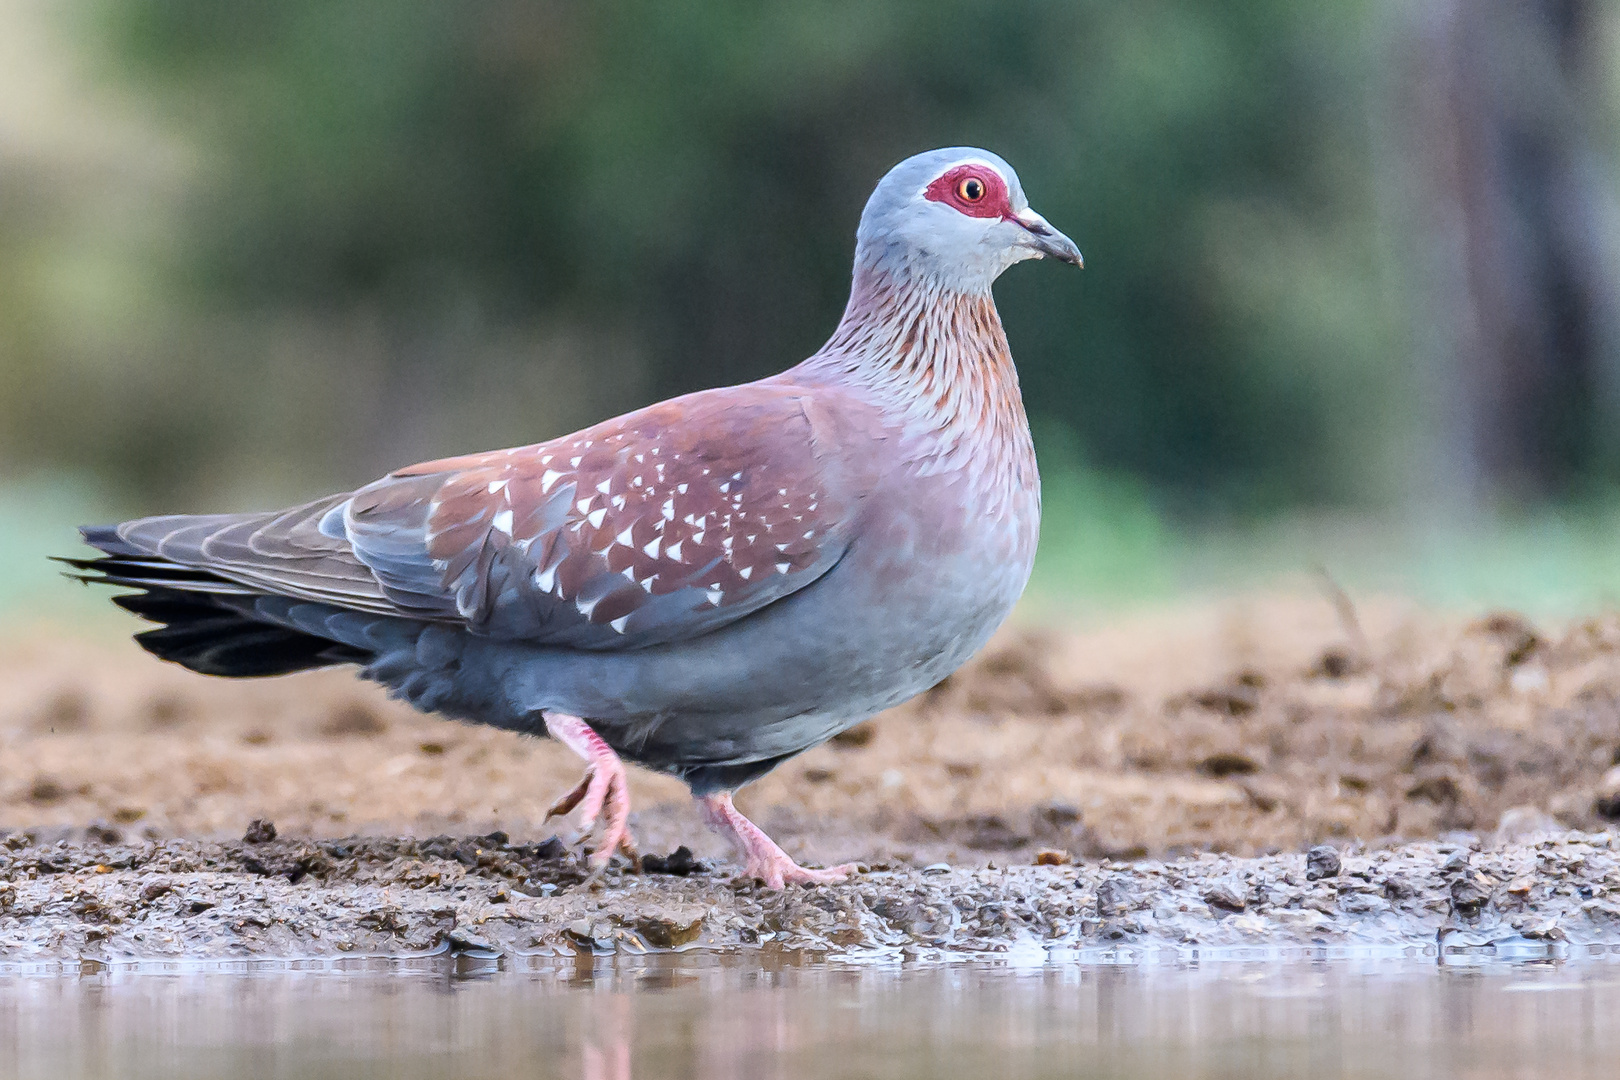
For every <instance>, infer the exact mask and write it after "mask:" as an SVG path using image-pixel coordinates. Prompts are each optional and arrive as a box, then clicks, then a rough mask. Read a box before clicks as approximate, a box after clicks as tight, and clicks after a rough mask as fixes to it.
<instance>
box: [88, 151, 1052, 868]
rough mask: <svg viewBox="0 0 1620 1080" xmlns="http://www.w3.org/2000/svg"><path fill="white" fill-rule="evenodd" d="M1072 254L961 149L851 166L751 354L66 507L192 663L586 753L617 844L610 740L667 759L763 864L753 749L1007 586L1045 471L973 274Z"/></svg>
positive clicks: (93, 573)
mask: <svg viewBox="0 0 1620 1080" xmlns="http://www.w3.org/2000/svg"><path fill="white" fill-rule="evenodd" d="M1043 256H1050V257H1052V258H1055V259H1059V260H1062V261H1063V262H1068V263H1073V264H1074V265H1076V266H1079V265H1081V260H1080V252H1079V250H1078V249H1077V248H1076V247H1075V245H1074V243H1073V241H1071V240H1069V239H1068V237H1066V236H1064V235H1062V234H1061V233H1059V232H1057V231H1056V230H1054V229H1053V228H1052V227H1051V226H1050V225H1048V224H1047V222H1046V220H1045V219H1044V218H1042V217H1041V216H1040V215H1039V214H1037V213H1036V212H1035V211H1034V210H1032V209H1030V207H1029V204H1028V201H1027V200H1026V199H1025V198H1024V192H1023V190H1022V188H1021V187H1020V186H1019V183H1018V177H1017V176H1016V175H1015V174H1014V173H1013V170H1012V169H1011V168H1010V167H1009V166H1008V165H1007V163H1006V162H1005V161H1003V160H1002V159H1001V158H999V157H997V156H996V155H994V154H991V153H988V152H986V151H984V150H976V149H971V148H962V147H957V148H952V149H945V150H935V151H932V152H930V153H925V154H918V155H917V156H915V157H912V158H908V159H907V160H905V161H903V162H901V163H900V164H899V165H897V166H895V167H894V169H893V170H891V171H890V172H889V174H888V175H887V176H885V177H884V178H883V180H882V182H881V183H879V184H878V186H877V190H876V191H875V192H873V194H872V197H871V199H870V200H869V201H868V202H867V204H866V210H865V212H864V213H863V214H862V215H861V222H860V228H859V230H858V231H857V233H856V251H855V271H854V285H853V288H852V289H851V292H850V299H849V304H848V306H847V307H846V308H845V311H844V316H843V319H842V320H841V321H840V322H839V324H838V328H837V329H836V330H835V331H834V332H833V335H832V338H831V339H830V340H829V341H828V342H827V344H826V345H824V346H822V348H821V349H820V350H819V351H818V352H816V354H815V355H814V356H811V357H810V358H809V359H808V360H805V361H804V362H803V363H801V364H799V365H798V366H796V367H793V368H791V369H789V370H788V371H786V372H783V373H782V374H780V375H775V376H772V377H770V378H767V379H762V380H760V381H758V382H753V383H747V384H745V385H742V386H731V387H725V388H722V389H716V390H706V391H702V392H699V393H695V394H689V395H686V396H685V397H679V398H674V399H672V400H670V401H665V402H661V403H660V404H657V405H652V406H649V407H647V408H645V409H641V410H640V411H638V412H632V413H629V414H628V415H625V416H620V417H617V418H615V419H612V420H606V421H603V422H602V423H600V424H597V425H595V426H594V427H589V428H586V429H585V430H583V431H580V432H577V433H575V434H573V435H565V436H563V437H562V438H558V439H553V440H552V441H550V442H544V443H539V444H536V445H533V446H522V447H518V448H516V449H512V450H498V451H494V452H491V453H482V454H471V455H468V456H466V457H456V458H447V459H445V460H442V461H431V462H427V463H425V464H422V465H413V466H411V467H410V468H406V469H401V470H399V471H398V472H394V473H391V474H389V475H388V476H386V477H384V478H383V479H381V480H378V481H377V482H376V483H373V484H369V485H367V486H365V487H363V488H360V489H359V490H358V491H354V492H345V493H343V494H339V495H331V496H328V497H326V498H323V499H317V500H315V501H314V502H311V503H306V504H305V505H303V506H297V507H293V508H292V509H289V510H281V511H273V512H268V513H247V514H214V515H198V516H189V515H188V516H165V517H149V518H141V519H138V520H135V521H126V522H124V523H122V524H120V525H110V526H93V527H87V528H85V529H83V530H82V532H83V535H84V538H85V540H86V541H87V542H88V543H89V544H91V545H92V546H94V547H96V548H99V549H100V551H101V553H102V556H101V557H99V558H93V559H83V560H72V562H73V565H75V566H76V567H77V568H79V569H80V570H81V571H85V572H87V574H88V575H89V578H90V580H97V581H101V582H105V583H109V584H114V585H124V586H133V587H134V588H136V589H138V590H140V591H139V592H135V593H130V594H125V595H120V596H118V597H117V598H116V602H117V603H118V604H120V605H122V606H123V607H125V608H127V609H128V610H130V611H132V612H134V613H136V614H137V615H140V616H142V617H144V618H146V619H149V620H151V621H153V622H156V623H161V624H162V625H161V626H160V627H159V628H157V629H153V630H149V631H147V632H145V633H142V634H140V635H138V636H137V638H136V640H137V641H139V642H140V644H141V645H142V646H143V647H145V648H146V649H147V650H148V651H149V652H151V653H153V654H155V655H157V656H159V657H162V658H163V659H165V660H172V661H174V662H176V663H179V664H183V665H185V666H186V667H188V668H190V669H192V670H193V671H199V672H203V673H206V674H210V675H226V676H251V675H279V674H283V673H286V672H293V671H300V670H305V669H309V668H317V667H324V666H329V665H334V664H346V663H352V664H358V665H360V666H361V673H362V675H363V676H364V677H366V678H368V679H374V680H376V681H377V682H379V683H382V684H383V685H384V686H386V687H387V688H388V689H389V690H390V692H392V693H393V694H394V695H396V696H398V697H401V698H404V699H405V700H406V701H409V702H410V703H411V704H412V705H415V706H416V707H417V708H419V709H423V710H426V711H432V712H439V713H444V714H446V715H448V716H452V717H456V718H459V719H463V720H470V721H476V722H479V723H484V724H493V725H495V726H497V727H503V728H509V729H512V730H516V731H520V732H526V733H531V734H540V733H542V732H543V733H546V734H549V735H551V736H552V737H554V738H556V739H558V740H559V741H560V742H562V743H563V744H564V745H566V746H568V747H569V748H570V749H572V750H573V751H574V752H576V753H577V754H579V755H580V756H581V757H582V758H584V759H585V761H586V763H587V769H586V773H585V777H584V779H583V780H582V781H581V782H580V785H579V786H578V787H577V788H576V789H575V790H574V791H572V792H570V793H569V794H567V795H565V796H563V798H562V799H560V800H559V801H558V803H557V804H556V806H554V807H553V808H552V809H553V812H554V813H555V812H560V813H566V812H567V811H569V810H571V809H573V808H574V807H576V806H578V807H579V808H580V809H581V810H582V818H583V824H584V826H585V827H586V828H587V829H589V828H594V827H595V826H596V825H597V824H598V822H600V824H601V827H602V829H603V835H602V836H601V838H600V840H599V842H598V844H597V845H596V847H595V849H594V853H593V856H592V857H593V858H594V859H595V860H597V861H598V863H605V862H606V861H607V860H608V859H609V858H611V857H612V856H613V854H615V852H617V851H619V850H623V851H625V852H626V853H627V854H629V855H630V856H631V857H632V858H633V857H634V848H633V846H632V844H631V841H630V836H629V832H628V830H627V828H626V823H627V819H628V815H629V790H628V786H627V782H626V777H625V769H624V764H623V760H624V759H628V760H630V761H634V762H637V763H640V764H642V765H644V766H647V767H649V768H652V769H657V770H661V771H663V772H667V773H671V774H673V775H675V776H678V777H680V778H681V779H682V780H684V781H686V783H687V784H688V785H689V786H690V787H691V789H692V792H693V794H694V796H695V797H696V798H697V799H698V800H699V803H700V805H701V809H702V811H703V814H704V817H705V820H707V821H708V823H709V824H710V825H711V826H713V827H714V828H716V829H717V830H720V831H722V832H724V833H726V834H727V835H729V836H730V837H731V839H732V840H733V841H734V843H735V844H736V846H737V847H738V849H739V851H740V853H741V855H742V857H743V858H744V859H745V860H746V864H747V871H748V873H750V874H753V875H755V876H756V877H758V878H760V879H761V880H763V881H764V882H765V883H766V884H767V885H769V886H771V887H773V888H780V887H781V886H782V885H783V884H784V883H788V882H799V883H817V882H828V881H837V880H841V879H842V878H844V877H845V876H846V875H847V874H848V873H849V872H850V869H851V868H850V867H847V866H840V867H833V868H830V869H821V870H817V869H808V868H805V867H801V866H798V865H797V864H796V863H794V862H793V860H792V859H790V858H789V857H788V856H787V854H786V853H785V852H783V851H782V849H781V848H779V847H778V846H777V845H776V844H775V843H773V842H772V841H771V840H770V838H769V837H767V836H766V835H765V834H764V832H762V831H761V830H760V829H759V828H758V827H757V826H755V825H754V824H753V823H752V822H750V821H749V820H748V819H747V818H745V817H743V815H742V814H741V813H739V812H738V810H737V809H736V808H735V807H734V806H733V805H732V801H731V793H732V792H733V791H734V790H735V789H736V788H737V787H739V786H740V785H742V784H745V783H747V782H748V781H750V780H753V779H755V778H756V777H759V776H761V775H763V774H764V773H765V772H767V771H768V770H770V769H771V768H772V767H773V766H775V765H776V764H778V763H779V762H782V761H784V760H786V759H787V758H789V757H792V756H793V755H794V754H797V753H799V752H801V751H803V750H806V749H808V748H809V747H812V746H815V745H816V744H818V743H820V742H822V741H823V740H825V739H828V738H830V737H831V736H833V735H836V734H837V733H838V732H840V731H842V730H844V729H846V728H849V727H851V726H853V725H854V724H857V723H859V722H861V721H863V720H865V719H867V718H868V717H870V716H872V715H874V714H875V713H877V712H879V711H880V710H883V709H886V708H889V707H890V706H892V705H896V704H898V703H900V702H902V701H905V700H906V699H907V698H910V697H911V696H913V695H914V694H917V693H919V692H920V691H923V690H926V689H927V688H929V687H931V686H933V685H934V684H936V683H938V682H939V681H940V680H941V679H943V678H944V677H945V676H946V675H948V674H950V672H951V671H953V670H955V669H956V668H957V667H958V666H959V665H961V664H962V663H963V662H964V661H965V660H967V658H968V657H969V656H971V655H972V654H973V653H974V652H975V651H976V650H977V649H978V648H979V647H980V646H981V645H983V644H984V642H985V641H986V639H987V638H988V637H989V636H990V634H991V632H992V631H993V630H995V628H996V627H997V625H999V624H1000V623H1001V621H1002V620H1003V619H1004V618H1005V617H1006V615H1007V613H1008V612H1009V611H1010V610H1011V608H1012V606H1013V604H1014V602H1015V601H1016V600H1017V599H1018V596H1019V594H1020V592H1022V590H1023V588H1024V584H1025V582H1026V580H1027V579H1028V577H1029V572H1030V566H1031V562H1032V560H1033V558H1034V555H1035V540H1036V532H1037V528H1038V524H1039V518H1040V488H1039V480H1038V478H1037V476H1036V472H1035V456H1034V451H1033V448H1032V446H1031V444H1030V436H1029V427H1028V424H1027V422H1026V420H1025V416H1024V408H1023V403H1022V400H1021V399H1020V397H1019V390H1018V378H1017V375H1016V373H1015V372H1014V370H1013V364H1012V358H1011V356H1010V355H1009V354H1008V351H1007V339H1006V337H1005V335H1004V334H1003V332H1002V328H1001V320H1000V317H999V316H998V315H997V313H996V308H995V304H994V302H993V301H992V299H991V295H990V286H991V283H992V282H994V281H995V279H996V278H997V276H999V275H1000V274H1001V272H1002V271H1003V270H1005V269H1007V267H1009V266H1011V265H1012V264H1013V263H1016V262H1020V261H1022V260H1024V259H1034V258H1041V257H1043Z"/></svg>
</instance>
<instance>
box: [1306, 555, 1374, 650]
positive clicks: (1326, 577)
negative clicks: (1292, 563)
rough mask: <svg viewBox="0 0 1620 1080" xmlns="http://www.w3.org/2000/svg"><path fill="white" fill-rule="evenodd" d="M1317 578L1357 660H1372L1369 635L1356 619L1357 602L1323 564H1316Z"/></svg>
mask: <svg viewBox="0 0 1620 1080" xmlns="http://www.w3.org/2000/svg"><path fill="white" fill-rule="evenodd" d="M1316 576H1317V577H1318V578H1319V579H1321V582H1322V591H1323V593H1325V594H1326V596H1327V599H1328V603H1330V604H1332V605H1333V610H1334V612H1335V613H1336V614H1337V615H1338V616H1339V626H1340V627H1341V628H1342V629H1343V630H1344V634H1345V637H1347V638H1349V639H1350V648H1351V650H1352V651H1353V652H1354V653H1355V656H1356V659H1357V660H1359V661H1361V662H1362V663H1370V662H1371V660H1372V653H1371V649H1370V648H1369V647H1368V644H1367V635H1366V633H1365V632H1364V631H1363V630H1362V629H1361V620H1360V619H1359V618H1357V617H1356V605H1355V601H1353V600H1351V599H1350V594H1349V593H1347V592H1345V591H1344V587H1343V586H1341V585H1340V584H1339V583H1338V581H1337V580H1335V579H1334V577H1333V575H1332V574H1330V573H1328V568H1327V567H1326V566H1324V565H1322V564H1321V563H1317V564H1316Z"/></svg>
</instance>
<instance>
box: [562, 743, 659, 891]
mask: <svg viewBox="0 0 1620 1080" xmlns="http://www.w3.org/2000/svg"><path fill="white" fill-rule="evenodd" d="M546 727H547V729H548V730H549V731H550V732H551V734H552V735H553V736H555V737H556V738H557V740H558V741H559V742H561V743H562V744H563V745H564V746H567V747H568V748H569V749H570V750H572V751H574V752H575V753H576V754H578V755H579V756H580V757H582V758H584V759H585V760H586V762H587V764H586V768H585V775H584V777H582V778H581V779H580V782H579V783H578V784H577V785H575V787H574V788H573V790H572V791H569V792H568V793H567V794H565V795H564V796H563V797H562V798H560V799H558V800H557V801H556V802H554V803H552V804H551V809H550V810H548V811H546V819H547V820H548V821H549V820H550V819H551V818H553V817H555V816H557V815H559V814H566V813H568V812H569V811H571V810H573V809H575V808H576V807H577V808H578V809H579V812H580V813H579V827H580V829H581V830H582V833H581V837H580V839H581V840H584V839H586V838H588V837H589V836H590V835H591V833H592V832H594V831H595V827H596V824H597V821H598V820H599V819H600V820H601V822H602V839H601V841H600V843H598V844H597V845H596V848H595V850H593V851H592V852H591V862H592V863H594V864H595V865H596V867H597V869H598V870H600V869H601V868H602V867H604V866H606V865H607V864H608V861H609V860H610V859H612V858H613V856H614V855H615V854H617V853H619V852H621V851H622V852H624V854H625V855H626V856H627V857H628V858H629V859H630V861H631V863H633V864H636V865H639V864H640V855H639V854H638V853H637V851H636V842H635V839H634V838H633V837H631V835H630V776H629V774H628V773H627V772H626V771H625V768H624V762H623V761H620V760H619V755H617V754H615V753H614V752H613V750H612V748H611V747H609V746H608V745H607V743H605V742H603V741H602V738H601V737H600V736H599V735H597V734H596V733H595V732H594V731H592V730H591V729H590V727H589V725H587V724H586V723H585V722H584V721H583V720H580V719H578V718H576V717H569V716H561V715H559V716H556V717H551V716H548V717H546Z"/></svg>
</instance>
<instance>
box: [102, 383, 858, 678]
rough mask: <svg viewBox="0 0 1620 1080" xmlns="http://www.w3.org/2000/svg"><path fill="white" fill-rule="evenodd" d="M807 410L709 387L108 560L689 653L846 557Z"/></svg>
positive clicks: (793, 397) (839, 517)
mask: <svg viewBox="0 0 1620 1080" xmlns="http://www.w3.org/2000/svg"><path fill="white" fill-rule="evenodd" d="M814 408H815V407H814V406H813V404H812V403H811V402H810V401H809V400H808V399H806V398H805V397H804V395H803V394H802V393H801V392H798V391H796V390H795V389H794V388H792V387H784V386H772V385H753V386H744V387H735V388H730V389H727V390H717V391H707V392H704V393H700V394H693V395H689V396H687V397H685V398H676V399H674V400H672V401H668V402H664V403H662V404H660V405H655V406H653V407H651V408H648V409H643V410H640V411H639V412H635V413H630V414H628V415H626V416H623V417H619V418H617V419H614V420H609V421H606V422H604V423H602V424H598V425H596V426H595V427H592V428H587V429H585V430H584V431H581V432H579V433H577V434H575V435H570V436H566V437H564V438H561V439H557V440H553V441H551V442H548V443H541V444H538V445H534V446H525V447H519V448H516V449H512V450H501V451H495V452H491V453H486V454H477V455H471V456H468V457H461V458H450V459H445V460H442V461H434V462H428V463H425V464H422V465H417V466H413V467H411V468H408V469H402V470H400V471H398V472H395V473H392V474H390V475H389V476H387V477H384V478H383V479H382V480H379V481H377V482H376V483H374V484H370V485H368V486H366V487H364V488H361V489H360V490H359V491H356V492H354V493H353V494H352V495H348V496H333V497H331V498H329V499H325V500H320V501H318V502H315V503H310V504H308V505H306V506H303V507H298V508H295V509H294V510H290V511H285V512H282V513H279V514H261V515H243V516H225V517H199V518H148V519H143V520H141V521H134V522H128V523H126V524H125V525H123V526H120V527H119V529H118V535H119V537H120V538H121V539H122V540H124V541H125V542H127V543H128V544H129V546H130V552H131V553H130V554H128V555H120V556H118V557H120V558H124V559H126V560H128V559H138V558H139V556H140V554H141V553H142V552H151V553H152V554H153V555H156V556H159V557H161V558H163V559H165V560H168V561H171V562H174V563H179V564H181V565H183V566H187V567H195V568H197V569H200V570H206V571H207V572H208V573H209V574H210V575H217V576H218V577H219V578H220V579H224V580H226V581H228V582H231V583H236V584H239V585H241V586H244V587H246V588H249V589H252V590H256V591H264V592H270V593H276V594H280V595H287V596H293V597H298V598H301V599H308V600H316V601H319V602H322V603H327V604H332V605H336V606H340V607H346V608H351V609H354V610H359V611H367V612H375V613H379V614H391V615H398V616H402V617H407V618H416V619H425V620H432V621H444V622H453V623H459V624H461V625H463V626H465V627H466V628H467V629H469V630H471V631H473V632H475V633H478V634H483V635H487V636H492V637H499V638H509V639H522V640H529V641H535V642H538V643H547V644H556V645H565V646H570V647H574V648H585V649H622V648H642V647H646V646H649V645H655V644H661V643H664V642H669V641H675V640H680V639H684V638H691V637H695V636H698V635H701V634H704V633H708V632H710V631H712V630H714V629H717V628H718V627H720V626H724V625H726V624H728V623H731V622H734V621H736V620H737V619H740V618H742V617H744V616H746V615H748V614H749V613H751V612H754V611H757V610H759V609H760V608H762V607H764V606H766V605H767V604H770V603H772V602H774V601H776V600H779V599H781V598H783V597H785V596H788V595H790V594H791V593H793V592H796V591H797V590H799V589H802V588H804V587H805V586H806V585H808V584H810V583H811V582H813V581H815V580H816V579H817V578H819V577H820V576H821V575H822V574H824V573H826V572H827V571H828V570H829V569H830V568H831V567H832V566H833V565H834V564H836V563H837V561H838V559H839V558H841V557H842V555H843V554H844V552H845V550H847V547H848V543H849V538H850V534H851V518H852V512H853V504H854V498H853V496H852V495H851V494H850V493H849V492H848V491H846V490H843V489H844V488H845V487H846V486H847V485H846V484H845V483H844V482H843V480H842V476H841V474H840V473H839V472H838V470H837V469H836V468H835V467H833V466H832V465H831V464H830V458H829V452H830V451H833V450H835V449H837V448H834V447H831V446H828V445H825V444H824V443H823V442H822V441H821V438H818V437H819V436H825V432H824V431H822V430H821V428H820V426H819V425H818V424H817V422H816V416H815V412H814ZM98 546H99V545H98ZM104 550H105V549H104Z"/></svg>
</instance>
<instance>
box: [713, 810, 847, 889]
mask: <svg viewBox="0 0 1620 1080" xmlns="http://www.w3.org/2000/svg"><path fill="white" fill-rule="evenodd" d="M698 806H699V807H701V808H702V810H703V820H704V821H705V822H707V823H708V825H709V827H710V828H711V829H714V830H715V831H716V832H723V833H725V834H726V835H727V836H729V837H730V838H731V842H732V843H734V844H736V845H737V850H738V851H739V852H740V853H741V854H742V857H743V858H744V859H745V860H747V863H748V868H747V873H749V874H752V875H753V876H754V877H757V878H759V880H761V881H763V882H764V883H765V887H766V888H767V889H780V888H782V887H783V886H784V885H789V884H792V885H831V884H833V883H835V882H839V881H843V880H844V879H845V878H847V877H849V875H850V874H852V873H854V872H855V864H854V863H845V864H844V865H843V866H830V867H828V868H827V869H825V870H811V869H808V868H806V867H803V866H800V865H799V864H798V863H796V862H794V861H793V860H792V859H790V858H788V854H787V852H785V851H783V850H782V849H781V848H779V847H777V846H776V841H774V840H772V839H771V838H770V837H768V836H766V835H765V830H763V829H761V828H760V827H759V826H758V825H755V824H754V823H753V822H752V821H749V820H748V819H747V818H745V817H743V816H742V813H741V812H740V811H739V810H738V809H737V808H736V807H735V806H733V805H731V794H730V792H725V791H721V792H717V793H715V794H713V795H703V796H700V797H699V798H698Z"/></svg>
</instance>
